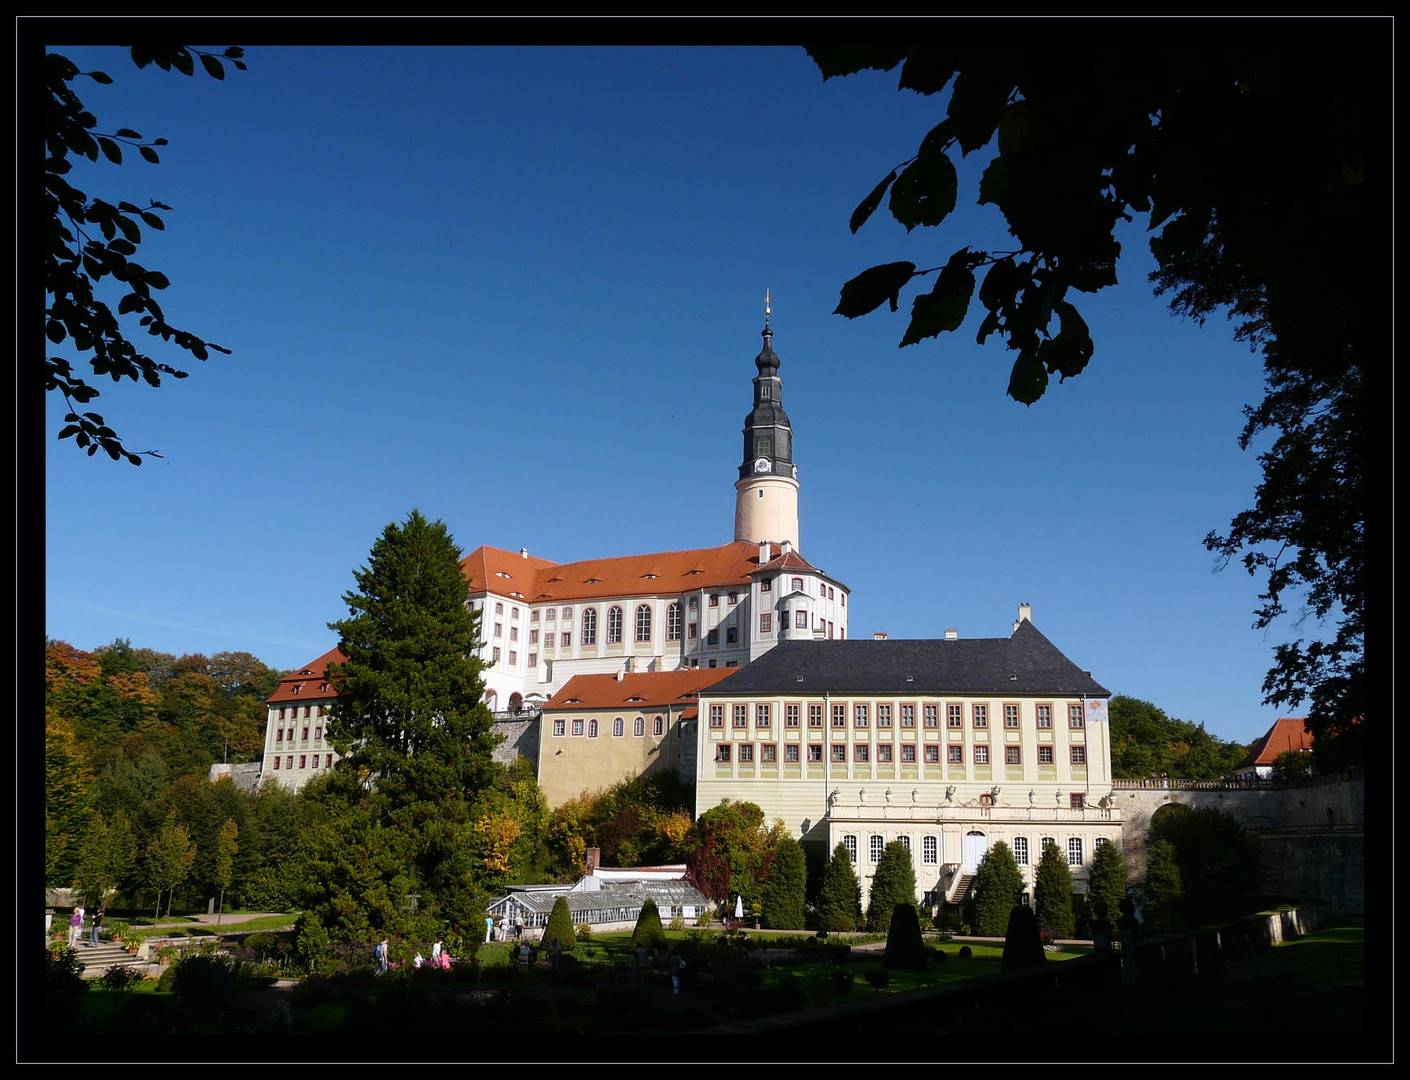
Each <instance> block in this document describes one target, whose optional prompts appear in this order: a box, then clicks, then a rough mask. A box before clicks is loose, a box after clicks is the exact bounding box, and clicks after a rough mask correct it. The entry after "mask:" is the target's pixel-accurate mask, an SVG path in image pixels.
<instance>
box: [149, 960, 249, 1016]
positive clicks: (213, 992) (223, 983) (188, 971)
mask: <svg viewBox="0 0 1410 1080" xmlns="http://www.w3.org/2000/svg"><path fill="white" fill-rule="evenodd" d="M169 971H170V973H171V976H172V983H171V992H172V993H173V994H175V995H176V997H177V999H178V1000H180V1001H181V1002H182V1003H183V1004H185V1005H189V1006H193V1007H201V1006H205V1005H209V1004H213V1003H215V1002H219V1001H223V1000H224V999H225V998H227V997H229V995H230V994H231V993H232V992H233V991H234V989H235V970H234V968H233V967H232V966H231V964H230V963H229V962H227V961H226V960H225V958H223V957H219V956H199V955H198V956H188V957H186V958H185V959H184V960H179V961H177V962H176V963H175V964H172V965H171V968H170V969H169ZM165 977H166V976H165V974H164V975H163V979H165ZM157 988H158V989H161V984H160V983H158V987H157Z"/></svg>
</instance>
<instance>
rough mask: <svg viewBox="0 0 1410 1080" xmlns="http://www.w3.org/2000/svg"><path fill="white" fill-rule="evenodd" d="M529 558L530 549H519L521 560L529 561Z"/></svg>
mask: <svg viewBox="0 0 1410 1080" xmlns="http://www.w3.org/2000/svg"><path fill="white" fill-rule="evenodd" d="M528 557H529V549H528V548H520V549H519V558H521V559H527V558H528Z"/></svg>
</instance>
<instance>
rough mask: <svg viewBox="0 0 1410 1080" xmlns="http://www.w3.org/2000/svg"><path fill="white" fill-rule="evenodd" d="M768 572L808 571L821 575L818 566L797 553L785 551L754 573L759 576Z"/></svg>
mask: <svg viewBox="0 0 1410 1080" xmlns="http://www.w3.org/2000/svg"><path fill="white" fill-rule="evenodd" d="M768 570H807V571H810V572H812V573H814V574H817V573H821V571H820V570H818V568H817V567H816V566H814V565H813V564H812V563H810V562H809V561H808V560H807V559H805V558H803V556H801V555H799V554H798V552H796V551H785V552H783V553H782V554H781V555H775V556H774V557H773V558H772V559H770V560H769V561H768V562H766V563H765V564H764V565H763V566H761V567H759V568H758V569H756V570H755V571H754V572H755V573H756V574H758V573H763V572H764V571H768Z"/></svg>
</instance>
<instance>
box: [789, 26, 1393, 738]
mask: <svg viewBox="0 0 1410 1080" xmlns="http://www.w3.org/2000/svg"><path fill="white" fill-rule="evenodd" d="M1318 29H1319V30H1320V29H1321V27H1319V28H1318ZM1365 29H1368V27H1358V28H1356V30H1354V31H1353V33H1355V34H1357V35H1358V36H1357V37H1356V38H1355V39H1350V38H1349V36H1345V35H1343V33H1342V30H1343V28H1340V27H1338V28H1336V32H1334V33H1328V34H1326V35H1324V36H1319V38H1318V40H1316V41H1315V42H1309V45H1310V46H1311V47H1308V48H1299V47H1295V46H1289V45H1287V44H1284V43H1269V42H1265V41H1259V42H1257V43H1256V44H1244V43H1242V42H1238V41H1222V40H1221V41H1219V42H1215V43H1210V44H1196V45H1188V44H1185V43H1178V42H1149V41H1143V42H1139V43H1133V44H1130V45H1126V46H1121V47H1111V46H1107V45H1104V44H1100V43H1090V44H1085V45H1081V44H1079V45H1075V46H1071V47H1064V48H1062V49H1053V48H1051V47H1049V46H1048V45H1047V43H1040V44H1035V45H1034V46H1031V47H1027V46H1024V45H1022V44H1019V43H1004V44H994V43H988V42H985V43H969V42H964V41H958V40H956V41H951V42H947V43H946V44H943V45H940V46H934V47H914V48H904V47H895V48H892V47H882V48H874V47H865V46H862V47H857V46H849V47H835V48H814V49H811V50H809V51H810V53H811V55H812V57H813V59H814V60H815V61H816V62H817V64H818V66H819V68H820V69H821V71H822V74H823V77H824V78H831V77H833V76H836V75H847V74H851V73H853V72H857V71H860V70H862V69H866V68H873V69H881V70H886V71H890V70H892V69H894V68H896V67H898V66H899V67H900V87H901V88H902V89H905V90H914V91H918V92H920V93H922V94H929V95H935V96H936V98H937V101H940V100H943V101H944V103H945V104H944V109H945V116H944V118H943V119H942V120H941V121H940V122H939V123H938V124H937V125H936V126H935V127H934V128H933V129H932V130H931V131H930V132H929V134H927V135H926V136H925V138H924V139H923V140H922V142H921V144H920V146H919V148H918V150H917V152H916V154H915V156H913V157H911V158H910V159H908V160H907V161H905V162H902V163H901V164H900V165H898V166H896V167H895V168H893V169H891V170H890V172H888V173H887V175H886V176H885V177H883V178H882V180H881V182H880V183H878V184H877V185H876V187H875V188H874V189H873V190H872V191H871V193H870V194H868V195H867V197H866V198H865V199H863V200H862V202H861V203H860V204H859V205H858V207H857V209H856V211H855V212H854V213H853V215H852V219H851V227H852V230H853V231H854V232H855V231H856V230H857V229H859V228H860V227H861V226H862V225H863V224H864V223H865V222H866V221H867V219H868V218H870V217H871V216H872V214H873V213H874V212H875V211H876V210H877V209H878V208H879V207H880V206H881V203H882V200H883V199H886V200H887V206H888V209H889V211H890V213H891V214H892V216H893V217H895V218H896V220H898V221H899V222H900V223H901V224H903V225H904V226H905V227H906V229H907V231H909V230H911V229H913V228H915V227H916V226H918V225H925V226H935V225H939V224H941V222H943V221H945V220H946V219H947V218H948V217H949V215H950V214H951V212H952V211H953V210H954V208H955V206H956V204H957V200H958V196H959V181H958V173H957V171H956V168H955V159H956V158H957V157H961V156H966V155H969V154H972V153H975V152H978V151H981V150H983V151H985V152H986V153H988V154H990V155H992V156H991V159H990V160H989V162H988V165H987V167H986V168H985V169H984V172H983V176H982V178H981V179H980V182H979V189H978V193H977V194H978V202H979V203H980V204H981V205H993V206H995V207H997V208H998V209H999V211H1000V212H1001V213H1002V214H1003V216H1004V219H1005V221H1006V223H1007V226H1008V230H1009V232H1010V234H1011V235H1012V236H1013V238H1014V243H1013V244H1012V245H1010V246H1007V247H1006V248H1004V249H985V248H984V247H982V246H981V245H978V244H976V243H974V242H971V243H970V244H968V245H966V246H963V247H960V248H959V249H958V250H956V251H954V252H953V253H952V254H951V255H949V256H948V257H944V256H942V257H941V258H940V259H938V260H934V261H933V264H932V265H930V266H929V267H927V268H925V269H921V268H919V267H918V266H917V264H916V263H914V262H910V261H898V262H890V263H885V264H882V265H879V266H873V267H871V268H870V269H868V270H865V271H863V272H862V273H861V274H859V275H857V276H856V277H855V278H853V279H852V280H851V281H849V282H847V283H846V284H845V285H844V286H843V287H842V293H841V298H840V301H839V303H838V306H837V311H838V313H839V314H842V315H846V316H848V317H856V316H858V315H863V314H866V313H867V312H870V311H873V310H875V309H876V308H878V307H880V306H881V305H882V304H883V303H889V306H890V308H891V310H892V311H896V310H897V308H898V306H899V302H900V296H901V292H902V290H903V289H905V288H906V287H907V286H908V285H910V284H911V283H913V282H916V281H924V279H926V278H929V277H932V275H933V281H934V284H933V286H932V287H931V288H930V290H929V291H927V292H921V293H918V294H917V295H916V296H915V297H914V299H913V301H912V304H911V314H910V321H909V324H908V326H907V328H906V331H905V334H904V335H903V337H902V338H901V344H902V345H903V346H905V345H912V344H916V343H918V342H920V341H923V340H925V339H927V338H931V337H935V336H937V335H939V334H942V333H946V332H952V331H956V330H958V329H959V328H960V327H961V325H962V324H963V323H964V321H965V317H966V314H967V312H968V310H969V308H970V306H971V301H972V300H973V298H974V297H975V296H976V295H977V296H978V299H979V307H980V308H982V309H983V312H984V314H983V319H982V322H981V323H980V324H979V327H978V341H979V342H980V344H983V343H984V342H985V341H986V340H987V339H988V338H990V337H991V336H997V337H998V338H999V339H1001V340H1003V341H1005V343H1006V344H1007V347H1008V349H1010V350H1012V351H1013V352H1015V353H1016V354H1017V355H1016V357H1015V359H1014V361H1013V364H1012V368H1011V370H1010V372H1009V378H1008V393H1009V395H1010V396H1011V397H1013V398H1014V399H1015V400H1017V401H1020V402H1023V403H1025V404H1032V403H1033V402H1034V401H1036V400H1037V399H1038V398H1039V397H1041V396H1042V394H1043V393H1044V391H1045V390H1046V389H1047V386H1048V381H1049V377H1050V376H1052V375H1056V376H1058V378H1059V379H1060V380H1062V379H1067V378H1069V377H1072V376H1074V375H1077V374H1080V373H1081V372H1082V371H1083V370H1084V369H1085V368H1086V366H1087V364H1088V362H1089V361H1090V360H1091V359H1092V357H1093V355H1094V353H1095V343H1094V342H1093V340H1092V337H1091V334H1090V333H1089V331H1088V328H1087V324H1086V322H1085V321H1084V319H1083V317H1082V315H1081V313H1080V312H1079V310H1078V307H1077V303H1078V302H1079V294H1081V293H1094V292H1098V291H1100V290H1102V289H1105V288H1108V287H1110V286H1113V285H1115V284H1116V282H1117V261H1118V256H1119V254H1120V244H1119V242H1118V240H1117V231H1118V228H1119V227H1120V226H1121V225H1122V224H1123V223H1124V222H1130V221H1133V220H1136V219H1141V220H1144V221H1146V222H1147V223H1148V227H1149V229H1150V231H1151V233H1152V239H1151V252H1152V254H1153V255H1154V256H1155V259H1156V263H1157V270H1156V271H1155V273H1154V274H1153V279H1154V281H1155V283H1156V286H1157V291H1158V292H1169V293H1171V294H1172V295H1173V299H1172V303H1171V306H1172V308H1173V309H1174V310H1175V311H1176V312H1177V313H1181V314H1185V315H1189V316H1192V317H1194V318H1196V319H1199V320H1203V319H1204V318H1205V317H1207V316H1208V315H1210V314H1212V313H1214V312H1217V311H1224V312H1226V313H1227V314H1228V316H1229V317H1230V318H1231V319H1234V320H1236V322H1237V328H1236V331H1235V336H1236V338H1239V339H1241V340H1244V341H1247V342H1248V343H1249V345H1250V347H1252V348H1261V350H1262V352H1263V357H1264V372H1265V375H1266V395H1265V397H1264V400H1263V402H1262V403H1261V404H1260V405H1258V406H1257V407H1254V408H1249V409H1248V410H1247V423H1246V425H1245V428H1244V431H1243V434H1242V436H1241V445H1242V446H1243V447H1244V448H1245V449H1247V448H1248V447H1249V446H1250V445H1252V443H1253V441H1254V440H1255V439H1258V438H1260V437H1261V436H1263V435H1264V434H1266V433H1271V434H1272V435H1273V442H1272V445H1271V446H1269V447H1268V448H1267V449H1266V450H1264V451H1263V452H1261V453H1260V457H1259V461H1260V465H1261V466H1262V469H1263V482H1262V483H1261V484H1260V485H1259V487H1258V490H1257V492H1256V494H1255V501H1254V505H1253V506H1252V507H1251V508H1250V509H1249V510H1246V511H1244V512H1242V513H1240V514H1238V515H1236V516H1235V518H1234V520H1233V522H1232V523H1231V527H1230V529H1229V531H1228V532H1227V533H1224V534H1222V535H1221V534H1219V533H1217V532H1211V533H1210V534H1209V535H1208V536H1207V537H1206V539H1205V544H1206V546H1207V547H1208V548H1209V549H1210V550H1212V551H1215V552H1217V553H1218V554H1219V555H1220V556H1221V557H1222V558H1223V559H1224V560H1225V561H1228V560H1231V559H1234V558H1236V557H1237V558H1241V559H1242V562H1243V564H1244V566H1245V567H1246V568H1247V569H1248V571H1249V573H1251V574H1254V575H1258V576H1262V577H1263V580H1264V582H1265V584H1266V588H1265V591H1264V593H1263V595H1262V597H1261V604H1260V606H1259V608H1258V609H1257V610H1256V612H1255V624H1254V625H1255V626H1256V627H1257V628H1260V629H1262V628H1266V627H1268V626H1270V625H1271V624H1272V622H1273V620H1275V619H1276V618H1278V617H1279V616H1281V615H1282V614H1284V612H1285V609H1286V606H1287V604H1288V600H1289V599H1290V598H1292V597H1296V600H1295V601H1294V602H1295V603H1297V604H1299V605H1301V604H1305V605H1306V609H1307V610H1308V612H1309V613H1310V614H1312V615H1313V616H1315V618H1316V619H1317V620H1319V621H1320V622H1322V623H1323V625H1324V627H1325V628H1326V629H1325V631H1323V632H1321V634H1320V636H1314V637H1311V638H1310V640H1309V639H1305V638H1299V639H1298V640H1296V641H1293V642H1290V643H1285V644H1282V645H1279V646H1277V648H1276V650H1275V653H1274V661H1275V663H1274V667H1273V668H1272V670H1270V672H1269V673H1268V677H1267V679H1266V680H1265V682H1264V686H1263V689H1264V693H1265V700H1266V701H1267V702H1268V703H1270V704H1279V705H1287V706H1295V705H1297V704H1298V703H1300V702H1301V701H1302V700H1304V699H1308V700H1309V701H1310V709H1309V711H1308V714H1307V716H1308V722H1309V726H1310V727H1311V729H1312V730H1313V732H1314V733H1315V734H1316V735H1317V736H1318V739H1319V740H1321V741H1322V742H1323V745H1324V751H1323V752H1324V753H1331V752H1332V750H1333V749H1334V748H1336V747H1338V746H1339V747H1340V748H1341V751H1342V757H1343V758H1351V759H1354V757H1355V755H1356V753H1357V751H1358V750H1359V745H1360V739H1361V727H1360V725H1361V721H1362V719H1363V718H1364V716H1365V710H1364V704H1363V702H1364V697H1363V684H1364V675H1363V662H1362V644H1363V634H1364V615H1363V612H1364V601H1365V580H1364V564H1365V554H1364V544H1365V527H1364V526H1365V484H1364V476H1365V433H1366V431H1367V429H1368V427H1369V426H1370V425H1369V424H1368V423H1367V413H1366V409H1365V399H1364V395H1363V391H1362V371H1363V367H1364V365H1365V363H1366V353H1367V344H1368V340H1367V336H1368V334H1371V333H1372V332H1373V327H1374V326H1375V325H1377V324H1380V325H1385V319H1386V317H1385V315H1384V314H1383V313H1382V312H1383V311H1384V310H1388V308H1389V295H1388V290H1387V287H1386V286H1385V285H1384V283H1383V282H1384V280H1385V279H1386V276H1385V275H1384V273H1383V267H1384V266H1385V265H1388V261H1389V260H1388V256H1386V255H1385V254H1384V253H1385V252H1386V246H1385V240H1384V239H1383V238H1382V237H1380V236H1378V235H1376V234H1375V233H1373V231H1372V229H1371V221H1372V220H1373V218H1372V214H1371V211H1372V209H1378V207H1379V200H1383V199H1385V198H1386V197H1387V195H1386V193H1387V192H1388V190H1389V187H1388V185H1387V184H1386V182H1385V181H1386V177H1387V175H1388V170H1386V169H1384V168H1383V167H1382V166H1383V164H1384V160H1385V159H1384V158H1377V157H1375V155H1374V154H1373V152H1372V151H1373V148H1374V146H1375V143H1374V142H1373V140H1372V135H1371V133H1372V132H1373V131H1374V130H1375V125H1374V123H1373V120H1372V112H1373V110H1374V109H1375V108H1376V103H1377V102H1378V101H1379V100H1380V98H1381V94H1380V89H1381V88H1380V87H1375V86H1374V85H1373V81H1374V80H1375V79H1377V78H1383V77H1385V74H1386V73H1388V72H1389V71H1390V57H1389V52H1388V50H1387V48H1386V46H1385V44H1384V43H1373V44H1368V43H1367V40H1366V39H1364V38H1362V37H1360V36H1359V35H1360V34H1361V33H1362V32H1363V30H1365ZM1309 71H1315V72H1316V76H1315V77H1309V76H1308V72H1309ZM947 90H948V91H949V92H948V96H944V97H942V93H943V92H945V91H947ZM1251 131H1257V132H1259V137H1258V138H1250V137H1249V132H1251ZM888 193H889V197H888ZM1377 256H1381V257H1380V258H1378V257H1377ZM928 261H929V260H928ZM981 273H982V280H980V278H979V276H978V275H979V274H981Z"/></svg>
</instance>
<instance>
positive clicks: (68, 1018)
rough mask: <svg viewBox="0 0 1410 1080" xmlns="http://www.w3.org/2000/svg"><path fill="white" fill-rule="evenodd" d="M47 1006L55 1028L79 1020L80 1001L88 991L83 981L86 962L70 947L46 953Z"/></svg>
mask: <svg viewBox="0 0 1410 1080" xmlns="http://www.w3.org/2000/svg"><path fill="white" fill-rule="evenodd" d="M45 958H46V959H45V966H44V1005H45V1009H46V1015H47V1018H48V1021H49V1025H50V1027H51V1028H61V1027H64V1026H65V1025H66V1024H71V1023H73V1022H75V1021H76V1019H77V1017H78V1007H79V1002H81V1001H82V1000H83V995H84V994H86V993H87V992H88V984H87V983H86V982H84V981H83V961H82V960H80V959H79V958H78V952H77V951H76V950H74V949H70V948H68V947H67V946H65V947H62V948H59V949H49V950H46V952H45Z"/></svg>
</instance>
